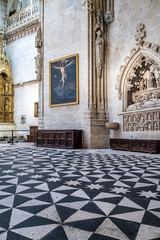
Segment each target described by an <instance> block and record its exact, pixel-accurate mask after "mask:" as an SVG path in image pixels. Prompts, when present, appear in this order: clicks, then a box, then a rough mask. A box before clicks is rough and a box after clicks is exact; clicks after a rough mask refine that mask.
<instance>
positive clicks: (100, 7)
mask: <svg viewBox="0 0 160 240" xmlns="http://www.w3.org/2000/svg"><path fill="white" fill-rule="evenodd" d="M87 3H88V39H89V51H88V52H89V82H88V86H89V88H88V89H89V91H88V99H89V103H88V108H89V114H88V119H89V122H90V123H89V126H90V147H91V148H106V147H108V146H109V133H108V130H107V129H106V126H105V123H106V121H107V120H108V104H107V69H106V66H107V65H106V62H107V59H106V56H107V53H106V50H107V41H106V39H107V25H106V21H107V16H106V14H108V10H110V13H109V14H110V15H112V19H111V17H110V21H109V22H111V21H112V20H113V14H112V12H113V0H107V1H106V0H101V1H99V0H93V1H91V0H88V1H87ZM107 23H108V22H107Z"/></svg>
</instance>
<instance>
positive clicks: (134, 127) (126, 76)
mask: <svg viewBox="0 0 160 240" xmlns="http://www.w3.org/2000/svg"><path fill="white" fill-rule="evenodd" d="M145 36H146V31H145V26H144V24H142V23H140V24H139V25H138V26H137V28H136V35H135V40H136V42H137V43H136V45H137V46H136V47H134V48H133V49H132V50H131V54H130V57H127V58H126V59H125V65H123V66H121V68H120V74H119V76H118V78H117V86H116V87H117V89H118V90H119V99H122V102H123V109H122V111H123V112H131V113H130V114H129V115H126V113H125V116H124V118H123V121H124V125H123V129H124V131H153V130H159V113H160V48H159V46H158V45H156V44H152V43H149V42H146V41H144V38H145ZM155 109H157V110H156V111H155ZM148 110H150V113H148V112H145V111H148ZM136 111H143V114H142V113H137V114H135V113H136ZM127 116H128V118H127ZM131 116H133V118H132V120H131ZM155 117H156V119H154V118H155ZM127 119H128V120H127Z"/></svg>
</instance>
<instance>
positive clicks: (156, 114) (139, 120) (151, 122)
mask: <svg viewBox="0 0 160 240" xmlns="http://www.w3.org/2000/svg"><path fill="white" fill-rule="evenodd" d="M158 130H160V111H147V112H140V113H131V114H125V115H124V116H123V131H124V132H129V131H158Z"/></svg>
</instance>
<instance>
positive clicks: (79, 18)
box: [44, 0, 90, 147]
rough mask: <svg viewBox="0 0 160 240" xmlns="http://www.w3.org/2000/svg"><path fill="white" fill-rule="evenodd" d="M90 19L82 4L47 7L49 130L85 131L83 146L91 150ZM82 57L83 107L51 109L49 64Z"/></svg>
mask: <svg viewBox="0 0 160 240" xmlns="http://www.w3.org/2000/svg"><path fill="white" fill-rule="evenodd" d="M87 27H88V17H87V11H86V10H84V9H83V8H82V2H81V1H79V0H75V1H70V0H61V1H53V0H46V1H45V3H44V96H45V97H44V98H45V100H44V119H45V122H44V124H45V129H82V130H84V138H83V139H84V143H83V146H84V147H87V146H89V131H90V130H89V128H90V127H89V126H88V127H87V126H86V125H87V124H86V125H85V122H84V118H85V113H86V112H87V110H88V29H87ZM76 53H78V54H79V104H77V105H68V106H59V107H49V61H51V60H56V59H59V58H62V57H65V56H69V55H72V54H76Z"/></svg>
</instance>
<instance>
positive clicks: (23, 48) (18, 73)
mask: <svg viewBox="0 0 160 240" xmlns="http://www.w3.org/2000/svg"><path fill="white" fill-rule="evenodd" d="M35 35H36V33H32V34H28V35H25V36H24V37H22V38H19V39H17V40H15V41H13V42H10V43H8V44H7V56H8V57H9V58H10V59H11V68H12V76H13V82H14V85H15V88H14V122H15V124H16V125H15V127H16V129H17V130H21V129H26V130H29V127H30V126H37V125H38V118H37V117H34V102H38V82H36V74H35V57H36V55H37V49H36V48H35ZM23 117H24V118H25V120H24V122H23V121H22V118H23ZM26 134H28V133H26ZM26 134H25V133H20V135H26Z"/></svg>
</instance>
